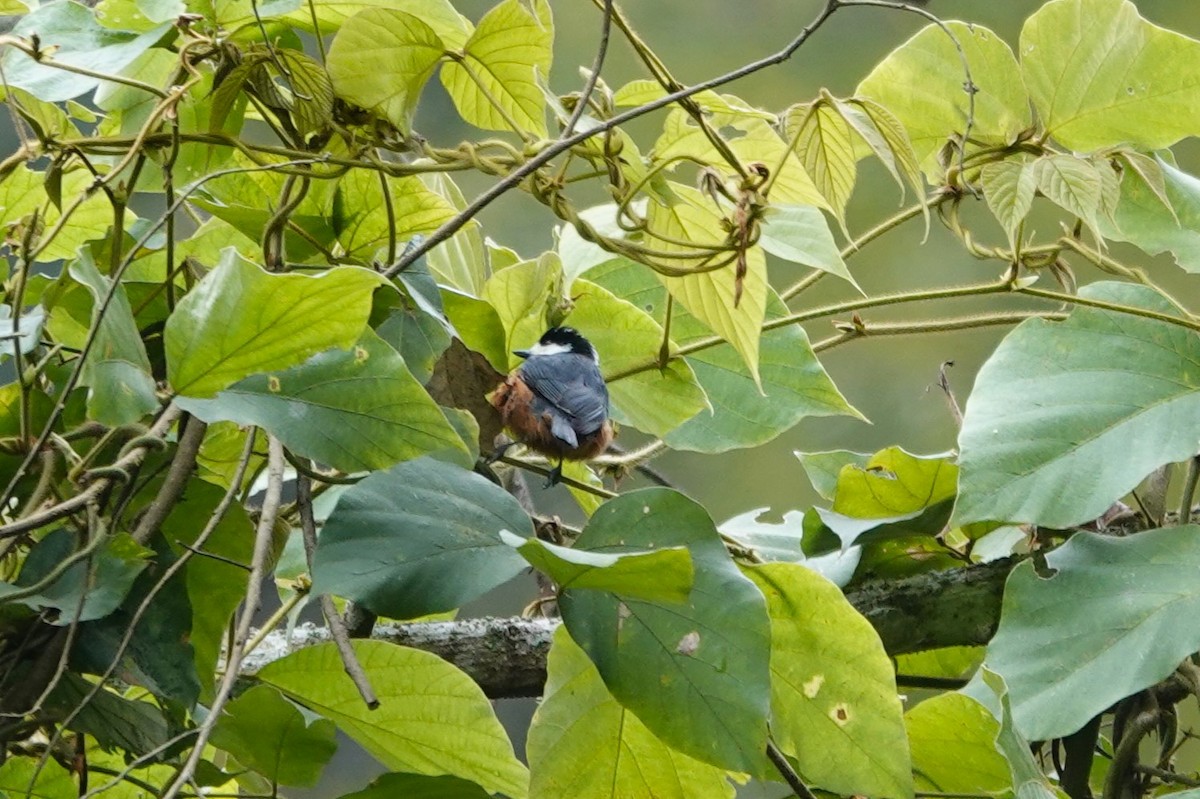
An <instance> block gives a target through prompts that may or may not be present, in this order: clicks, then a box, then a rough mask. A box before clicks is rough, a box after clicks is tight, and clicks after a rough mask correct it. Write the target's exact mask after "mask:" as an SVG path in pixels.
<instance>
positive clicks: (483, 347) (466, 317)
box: [442, 289, 509, 371]
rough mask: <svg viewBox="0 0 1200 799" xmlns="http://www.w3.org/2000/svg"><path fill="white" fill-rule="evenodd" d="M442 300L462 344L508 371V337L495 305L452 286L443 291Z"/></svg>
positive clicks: (495, 367) (497, 367)
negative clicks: (469, 295) (458, 290)
mask: <svg viewBox="0 0 1200 799" xmlns="http://www.w3.org/2000/svg"><path fill="white" fill-rule="evenodd" d="M442 302H443V303H444V304H445V308H446V318H447V319H449V320H450V323H451V324H452V325H454V330H455V332H456V333H457V334H458V337H459V339H460V340H461V341H462V343H463V344H464V345H465V346H466V347H467V348H468V349H470V350H473V351H474V352H478V353H479V354H480V355H482V356H483V357H484V358H485V359H487V362H488V363H489V364H491V366H492V368H494V369H496V370H505V371H506V370H507V369H508V365H509V361H508V347H507V344H508V337H507V335H506V332H505V330H504V323H503V322H501V321H500V315H499V314H498V313H496V309H495V308H494V307H493V306H492V304H491V303H489V302H486V301H485V300H480V299H476V298H475V297H468V296H467V295H465V294H459V293H458V292H456V291H451V290H449V289H447V290H444V291H443V292H442Z"/></svg>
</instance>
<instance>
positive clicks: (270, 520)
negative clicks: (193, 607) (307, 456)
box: [160, 436, 286, 799]
mask: <svg viewBox="0 0 1200 799" xmlns="http://www.w3.org/2000/svg"><path fill="white" fill-rule="evenodd" d="M251 441H253V438H251ZM285 464H286V461H285V460H284V457H283V444H281V443H279V439H277V438H275V437H274V436H268V438H267V490H266V493H265V494H264V496H263V504H262V510H261V511H260V512H259V517H258V529H257V530H256V532H255V535H254V556H253V560H251V563H250V579H249V580H248V581H247V584H246V601H245V603H244V605H243V607H242V615H241V616H240V618H239V619H238V624H237V631H236V633H235V634H234V639H233V645H232V646H231V647H230V649H229V652H228V653H227V655H226V657H225V674H224V675H223V676H222V677H221V685H220V687H219V688H218V689H217V692H216V695H215V696H214V697H213V701H212V704H211V705H210V706H209V713H208V716H207V717H206V718H205V719H204V721H203V722H201V723H200V726H199V727H198V731H197V733H196V741H195V743H194V744H193V745H192V751H191V752H190V753H189V754H188V758H187V760H186V761H185V762H184V764H183V766H181V767H180V769H179V771H178V772H177V773H176V775H175V779H174V780H173V781H172V782H171V785H170V786H169V787H168V788H167V789H166V790H165V791H164V792H163V793H162V794H161V795H160V799H175V797H176V796H178V795H179V792H180V791H181V790H183V786H184V785H186V784H187V783H188V782H190V781H191V779H192V775H193V774H195V773H196V766H197V765H198V764H199V763H200V758H201V757H202V756H203V754H204V747H205V745H206V744H207V743H208V739H209V736H211V735H212V731H213V729H214V728H215V727H216V726H217V721H218V720H219V719H220V718H221V711H222V709H224V707H225V704H226V703H227V702H228V701H229V698H230V696H231V695H232V693H233V686H234V684H235V683H236V682H237V678H238V671H239V670H240V669H241V664H242V658H243V656H244V655H245V651H246V650H245V647H246V642H247V641H248V640H249V638H250V627H251V625H252V624H253V623H254V614H255V612H256V611H257V610H258V606H259V602H260V599H261V594H262V588H263V583H264V581H265V578H266V575H267V571H268V566H269V564H268V561H269V560H270V557H271V540H272V538H273V534H274V532H275V519H276V518H278V515H279V506H280V503H281V502H282V499H283V470H284V465H285ZM234 485H235V486H236V485H237V484H236V483H235V484H234Z"/></svg>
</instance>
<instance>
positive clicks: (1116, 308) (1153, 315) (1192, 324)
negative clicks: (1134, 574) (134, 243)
mask: <svg viewBox="0 0 1200 799" xmlns="http://www.w3.org/2000/svg"><path fill="white" fill-rule="evenodd" d="M1012 291H1013V292H1014V293H1016V294H1027V295H1028V296H1030V297H1039V298H1041V299H1044V300H1054V301H1056V302H1063V303H1068V304H1070V305H1084V306H1087V307H1088V308H1099V309H1101V310H1104V311H1113V312H1115V313H1123V314H1129V315H1130V316H1141V317H1143V318H1145V319H1153V320H1154V321H1156V322H1166V323H1167V324H1170V325H1176V326H1178V327H1186V328H1187V329H1188V330H1197V331H1200V320H1196V319H1194V318H1184V317H1180V316H1172V315H1171V314H1169V313H1163V312H1161V311H1151V310H1150V309H1148V308H1138V307H1137V306H1135V305H1122V304H1121V303H1118V302H1107V301H1105V300H1093V299H1091V298H1090V297H1080V296H1079V295H1077V294H1066V293H1064V292H1061V291H1051V290H1049V289H1039V288H1034V287H1033V286H1025V287H1024V288H1020V287H1013V289H1012Z"/></svg>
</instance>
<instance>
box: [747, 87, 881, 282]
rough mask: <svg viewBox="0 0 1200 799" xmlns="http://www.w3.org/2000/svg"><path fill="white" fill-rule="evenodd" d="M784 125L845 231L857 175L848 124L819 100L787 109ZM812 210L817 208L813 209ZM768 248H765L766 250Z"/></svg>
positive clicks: (802, 161) (805, 166) (814, 181)
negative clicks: (848, 207)
mask: <svg viewBox="0 0 1200 799" xmlns="http://www.w3.org/2000/svg"><path fill="white" fill-rule="evenodd" d="M784 126H785V129H786V131H787V135H788V137H789V139H792V140H794V141H795V142H796V147H795V151H796V154H797V155H798V156H799V157H800V162H801V163H802V164H804V170H805V171H806V172H808V175H809V177H811V178H812V180H813V183H814V184H816V187H817V189H818V190H819V191H820V192H821V194H822V195H824V197H825V199H826V200H828V201H829V207H830V209H831V210H832V211H833V214H834V216H835V217H836V218H837V220H838V222H839V223H840V224H841V226H842V229H843V230H844V229H845V227H846V203H847V202H849V200H850V194H851V193H852V192H853V191H854V183H855V181H856V180H857V178H858V163H857V159H856V158H855V157H854V144H853V140H852V139H851V133H850V126H849V125H847V124H846V120H844V119H842V117H841V115H840V114H838V112H837V111H836V110H835V109H834V108H832V107H830V106H829V105H828V104H827V103H824V102H819V101H818V102H816V103H815V104H814V103H809V104H807V105H799V106H793V107H792V108H790V109H788V112H787V115H786V116H785V117H784ZM812 210H813V211H816V209H815V208H814V209H812ZM818 215H819V212H818ZM764 246H765V245H764ZM770 251H771V250H770V248H767V252H770ZM839 260H840V259H839Z"/></svg>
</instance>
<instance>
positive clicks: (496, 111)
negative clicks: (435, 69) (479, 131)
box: [442, 0, 554, 137]
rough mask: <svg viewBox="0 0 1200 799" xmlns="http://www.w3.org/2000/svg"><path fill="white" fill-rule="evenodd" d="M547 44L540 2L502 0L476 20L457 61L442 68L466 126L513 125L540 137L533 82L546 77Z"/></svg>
mask: <svg viewBox="0 0 1200 799" xmlns="http://www.w3.org/2000/svg"><path fill="white" fill-rule="evenodd" d="M553 44H554V25H553V22H552V21H551V18H550V4H549V3H548V2H546V0H530V1H529V2H528V3H523V2H521V0H503V2H501V3H500V4H499V5H497V6H496V7H495V8H493V9H492V10H491V11H489V12H488V13H487V14H485V15H484V17H483V19H481V20H479V25H478V26H477V27H476V28H475V32H474V33H472V34H471V37H470V38H469V39H467V43H466V46H465V47H463V55H462V60H461V62H459V61H450V62H449V63H447V64H446V66H445V67H443V68H442V84H443V85H444V86H445V87H446V91H447V92H449V94H450V97H451V99H452V100H454V105H455V107H456V108H457V109H458V113H459V114H461V115H462V117H463V119H465V120H466V121H467V122H470V123H471V124H472V125H475V126H476V127H480V128H483V129H484V130H512V128H513V125H514V124H515V125H516V127H517V132H522V131H528V132H530V133H532V134H534V135H535V136H541V137H545V136H546V111H545V108H546V99H545V97H544V96H543V94H542V90H541V87H540V86H539V85H538V80H539V76H540V78H542V79H544V78H545V77H546V76H547V75H549V73H550V63H551V60H552V57H553ZM493 103H495V105H494V104H493ZM497 106H498V107H497Z"/></svg>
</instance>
